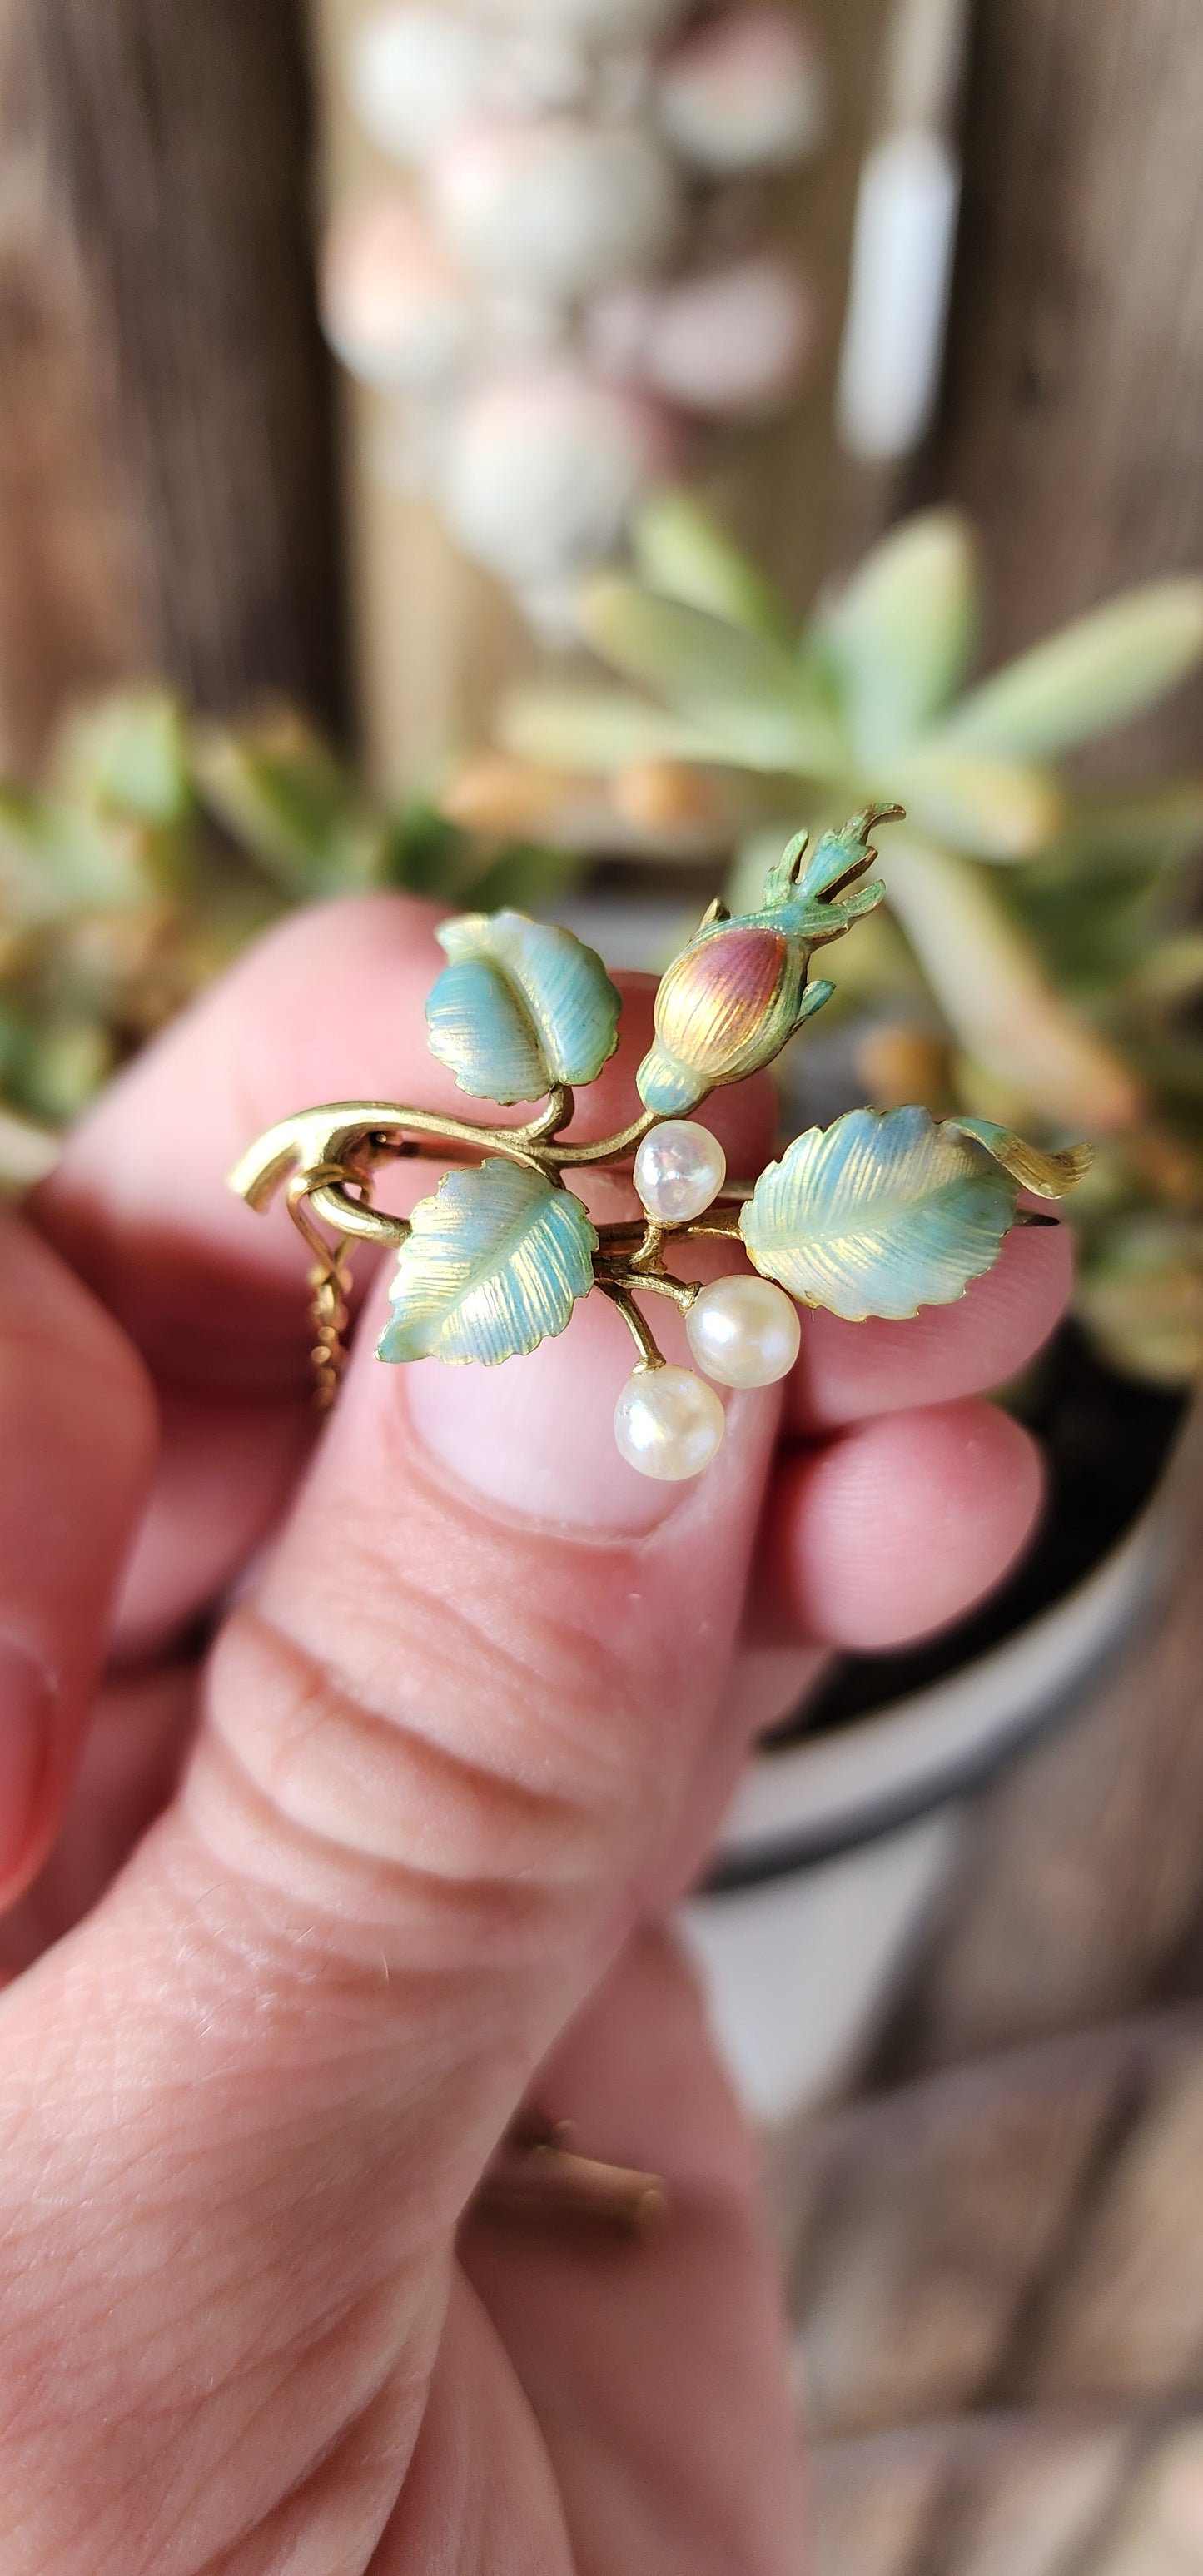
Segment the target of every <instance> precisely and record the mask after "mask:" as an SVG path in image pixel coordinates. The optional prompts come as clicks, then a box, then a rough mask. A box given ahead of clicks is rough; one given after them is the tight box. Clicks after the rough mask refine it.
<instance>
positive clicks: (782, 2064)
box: [683, 1328, 1182, 2124]
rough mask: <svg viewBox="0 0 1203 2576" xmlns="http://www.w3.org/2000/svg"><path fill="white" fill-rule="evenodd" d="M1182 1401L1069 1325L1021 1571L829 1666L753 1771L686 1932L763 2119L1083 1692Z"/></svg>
mask: <svg viewBox="0 0 1203 2576" xmlns="http://www.w3.org/2000/svg"><path fill="white" fill-rule="evenodd" d="M1181 1410H1182V1408H1181V1406H1180V1405H1179V1404H1178V1403H1177V1402H1176V1400H1175V1399H1174V1398H1172V1397H1168V1396H1164V1395H1160V1394H1157V1393H1154V1392H1152V1391H1150V1390H1148V1389H1144V1388H1136V1387H1133V1386H1132V1385H1131V1384H1130V1382H1128V1381H1126V1380H1123V1379H1119V1378H1116V1377H1114V1376H1113V1374H1112V1373H1111V1372H1110V1371H1108V1370H1105V1369H1103V1368H1102V1367H1101V1366H1100V1364H1099V1363H1098V1362H1097V1361H1096V1360H1094V1359H1093V1358H1092V1357H1091V1355H1090V1354H1089V1352H1087V1351H1086V1350H1085V1348H1084V1345H1083V1344H1082V1343H1081V1341H1080V1338H1079V1337H1078V1335H1077V1334H1076V1333H1075V1332H1074V1331H1073V1329H1072V1328H1069V1329H1068V1330H1067V1331H1066V1333H1065V1334H1064V1335H1062V1337H1061V1338H1060V1341H1059V1343H1058V1344H1057V1345H1055V1346H1054V1353H1053V1356H1052V1362H1051V1365H1050V1368H1049V1370H1048V1372H1047V1373H1046V1381H1045V1386H1044V1389H1043V1393H1042V1399H1041V1402H1040V1403H1039V1404H1038V1405H1037V1407H1036V1408H1035V1411H1036V1415H1037V1421H1038V1428H1039V1429H1040V1430H1041V1431H1042V1432H1043V1436H1044V1439H1045V1444H1046V1451H1047V1454H1048V1455H1049V1459H1050V1467H1051V1484H1052V1494H1051V1503H1050V1509H1049V1511H1048V1513H1047V1515H1046V1519H1045V1523H1044V1526H1043V1528H1042V1530H1041V1532H1040V1533H1039V1534H1038V1537H1037V1539H1036V1541H1035V1543H1034V1545H1033V1547H1032V1548H1031V1549H1030V1550H1029V1552H1028V1555H1027V1557H1026V1558H1025V1560H1024V1563H1023V1564H1022V1566H1021V1567H1020V1569H1019V1570H1018V1572H1017V1573H1016V1574H1015V1575H1014V1576H1012V1577H1011V1578H1010V1580H1009V1581H1008V1582H1007V1584H1006V1585H1005V1586H1003V1587H1002V1588H1001V1589H1000V1591H999V1592H998V1593H997V1594H996V1595H995V1596H994V1598H993V1600H992V1601H991V1602H990V1603H989V1604H987V1605H986V1606H985V1608H984V1609H981V1610H979V1611H978V1612H976V1613H975V1614H973V1615H972V1616H971V1617H970V1618H969V1619H968V1620H965V1621H962V1622H960V1623H959V1625H958V1627H957V1628H955V1629H954V1630H952V1631H951V1632H949V1633H948V1634H946V1635H945V1636H944V1637H943V1638H941V1639H939V1640H936V1641H933V1642H931V1643H929V1644H926V1645H924V1646H922V1647H920V1648H919V1649H917V1650H913V1651H912V1652H911V1653H910V1654H907V1655H901V1656H889V1657H856V1658H849V1659H846V1660H845V1661H844V1663H843V1664H842V1665H841V1666H840V1667H838V1668H837V1671H836V1673H835V1675H834V1677H833V1679H832V1680H831V1681H830V1682H829V1683H828V1684H827V1685H826V1686H825V1688H824V1689H823V1690H822V1691H821V1692H820V1693H819V1694H818V1696H817V1697H816V1698H815V1699H812V1700H811V1702H810V1703H809V1705H808V1707H807V1708H805V1709H804V1710H803V1711H802V1712H801V1713H800V1715H799V1717H798V1718H797V1719H796V1720H795V1721H793V1722H792V1723H791V1724H790V1725H788V1726H787V1727H785V1728H781V1729H778V1730H777V1731H776V1733H775V1735H774V1736H773V1737H772V1738H771V1739H770V1740H769V1741H768V1742H767V1743H766V1744H765V1745H764V1746H763V1747H762V1748H761V1750H760V1751H759V1752H758V1753H757V1755H756V1756H755V1757H754V1759H753V1761H752V1762H751V1764H750V1765H749V1768H748V1770H747V1772H746V1774H745V1777H744V1780H743V1782H742V1784H741V1786H740V1789H739V1791H738V1793H737V1795H736V1798H735V1800H734V1803H733V1805H732V1808H731V1810H730V1812H729V1815H728V1818H727V1821H726V1825H725V1828H724V1831H723V1834H722V1836H721V1838H720V1842H719V1846H718V1850H717V1853H716V1855H715V1859H714V1862H713V1865H712V1869H711V1873H710V1877H709V1880H708V1883H707V1886H706V1888H705V1889H704V1890H703V1891H702V1892H701V1893H700V1894H699V1895H698V1896H696V1897H695V1898H694V1899H693V1900H692V1901H691V1903H690V1904H689V1905H688V1906H687V1907H686V1908H685V1909H684V1913H683V1929H684V1932H685V1936H686V1939H687V1942H688V1944H689V1947H690V1948H691V1950H692V1952H693V1954H694V1956H695V1958H696V1960H697V1962H698V1964H699V1966H700V1968H701V1971H702V1975H703V1979H704V1982H705V1984H706V1987H707V1989H708V1993H709V1999H710V2005H711V2011H712V2015H713V2018H714V2021H715V2025H716V2028H717V2031H718V2035H719V2038H720V2041H721V2043H722V2046H723V2048H724V2051H725V2054H726V2056H727V2059H728V2062H729V2064H730V2066H731V2068H732V2070H733V2072H734V2074H735V2077H736V2080H737V2082H738V2084H739V2087H740V2089H741V2091H742V2093H743V2095H744V2097H745V2099H746V2101H747V2103H748V2106H749V2108H750V2110H751V2111H752V2112H753V2114H754V2116H755V2117H756V2118H757V2119H758V2120H759V2121H762V2122H764V2123H767V2124H772V2123H775V2122H777V2121H779V2120H782V2119H784V2118H786V2117H787V2116H788V2115H790V2114H793V2113H796V2112H797V2111H799V2110H800V2109H803V2108H805V2107H806V2106H807V2104H809V2103H810V2102H813V2101H815V2100H817V2099H819V2098H821V2097H822V2096H824V2095H827V2094H830V2093H831V2092H833V2091H834V2090H836V2089H837V2088H838V2087H839V2086H840V2085H842V2084H843V2083H844V2082H846V2081H847V2079H848V2078H849V2076H850V2075H851V2073H852V2072H853V2070H854V2068H855V2066H856V2063H857V2061H858V2059H859V2058H860V2057H861V2056H862V2055H863V2053H864V2051H865V2049H866V2047H867V2046H868V2044H869V2042H870V2041H871V2039H872V2037H873V2035H874V2032H875V2029H876V2027H877V2025H878V2023H879V2022H880V2019H881V2017H882V2014H883V2012H884V2010H885V2008H886V2006H887V2004H888V2001H889V1997H890V1995H891V1992H892V1991H893V1989H894V1987H895V1985H896V1984H897V1981H898V1978H899V1974H900V1972H901V1970H902V1968H903V1966H904V1965H905V1962H906V1959H907V1956H908V1953H909V1951H910V1949H911V1948H912V1946H913V1944H914V1942H915V1940H916V1937H917V1935H918V1934H919V1932H920V1930H921V1928H922V1925H923V1922H924V1920H925V1917H926V1916H927V1915H928V1913H929V1912H930V1910H931V1907H932V1905H933V1902H934V1900H935V1899H936V1897H937V1896H938V1895H939V1893H940V1890H941V1889H942V1887H943V1885H944V1883H945V1881H946V1879H947V1877H948V1875H949V1873H950V1871H951V1869H952V1867H953V1864H954V1862H955V1861H956V1859H957V1856H958V1852H959V1849H960V1845H961V1841H962V1837H963V1834H964V1830H965V1824H966V1801H967V1799H968V1798H969V1796H970V1794H971V1793H973V1792H974V1791H977V1790H979V1789H980V1788H981V1787H982V1786H983V1785H984V1784H985V1783H986V1782H987V1781H988V1780H989V1779H990V1778H991V1777H992V1776H993V1775H994V1774H995V1773H996V1772H997V1771H999V1770H1000V1769H1001V1768H1002V1767H1003V1765H1004V1764H1006V1763H1007V1762H1009V1761H1011V1760H1013V1759H1014V1758H1015V1756H1016V1755H1017V1754H1018V1753H1019V1752H1020V1751H1021V1750H1022V1749H1024V1748H1025V1747H1026V1746H1027V1745H1029V1744H1031V1743H1032V1742H1033V1740H1034V1739H1035V1738H1036V1737H1038V1736H1040V1735H1042V1734H1043V1733H1044V1732H1045V1731H1046V1730H1047V1729H1049V1728H1050V1727H1052V1726H1053V1725H1054V1724H1057V1723H1061V1722H1064V1721H1065V1720H1066V1719H1068V1718H1069V1717H1070V1716H1071V1715H1072V1714H1073V1713H1074V1712H1075V1711H1077V1710H1079V1709H1082V1708H1083V1707H1084V1706H1085V1705H1086V1704H1087V1703H1088V1702H1089V1699H1090V1697H1091V1694H1092V1690H1093V1688H1094V1686H1095V1684H1096V1682H1097V1679H1098V1677H1099V1675H1100V1673H1101V1672H1102V1670H1103V1668H1104V1667H1105V1665H1107V1664H1108V1663H1109V1662H1110V1660H1111V1658H1112V1657H1113V1656H1114V1654H1115V1652H1116V1649H1117V1647H1118V1646H1119V1644H1120V1642H1121V1640H1122V1639H1123V1637H1124V1636H1125V1634H1126V1632H1127V1631H1128V1630H1129V1629H1130V1628H1131V1627H1132V1626H1133V1624H1134V1623H1135V1621H1136V1619H1137V1618H1138V1616H1139V1615H1140V1613H1141V1611H1142V1609H1143V1608H1144V1607H1145V1606H1146V1605H1147V1603H1148V1602H1149V1600H1150V1597H1151V1595H1152V1592H1153V1589H1154V1585H1155V1582H1156V1578H1157V1573H1158V1569H1159V1565H1160V1562H1161V1558H1162V1540H1163V1536H1164V1534H1165V1532H1166V1527H1167V1514H1166V1512H1165V1509H1164V1506H1163V1503H1162V1498H1161V1484H1162V1480H1163V1477H1164V1472H1165V1468H1166V1466H1167V1463H1168V1459H1169V1456H1170V1453H1171V1450H1172V1446H1173V1443H1174V1439H1175V1436H1176V1430H1177V1426H1178V1422H1179V1421H1180V1418H1181ZM1083 1433H1085V1437H1083ZM1084 1551H1085V1552H1086V1562H1085V1563H1083V1561H1082V1559H1083V1553H1084ZM908 1680H909V1682H910V1687H909V1688H908V1687H906V1684H907V1681H908ZM875 1682H876V1683H877V1684H878V1685H879V1687H878V1688H877V1692H876V1698H875V1697H874V1685H875ZM900 1684H901V1687H900V1686H899V1685H900Z"/></svg>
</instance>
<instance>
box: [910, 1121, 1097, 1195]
mask: <svg viewBox="0 0 1203 2576" xmlns="http://www.w3.org/2000/svg"><path fill="white" fill-rule="evenodd" d="M945 1125H946V1126H947V1127H950V1128H951V1127H956V1128H959V1130H960V1132H961V1134H962V1136H971V1137H972V1138H973V1140H974V1142H975V1144H978V1145H984V1146H985V1149H986V1152H987V1153H988V1154H992V1155H993V1156H994V1160H995V1162H996V1163H1001V1164H1002V1167H1003V1170H1004V1172H1009V1173H1010V1175H1011V1178H1012V1180H1013V1181H1018V1183H1019V1186H1020V1188H1021V1189H1024V1190H1034V1191H1035V1192H1036V1195H1037V1197H1038V1198H1042V1199H1063V1198H1068V1196H1069V1193H1070V1191H1071V1190H1073V1189H1076V1188H1077V1185H1078V1182H1079V1181H1080V1180H1082V1179H1083V1178H1084V1176H1085V1174H1086V1173H1087V1172H1088V1171H1089V1170H1090V1166H1091V1164H1092V1162H1093V1161H1094V1150H1093V1147H1092V1146H1090V1145H1065V1146H1063V1147H1062V1149H1061V1151H1060V1153H1058V1154H1046V1153H1042V1152H1041V1150H1040V1147H1039V1146H1038V1145H1029V1144H1028V1143H1027V1141H1026V1138H1024V1137H1023V1136H1017V1135H1016V1133H1015V1130H1014V1128H1013V1127H1000V1125H999V1123H998V1121H997V1119H995V1118H949V1119H947V1120H946V1121H945Z"/></svg>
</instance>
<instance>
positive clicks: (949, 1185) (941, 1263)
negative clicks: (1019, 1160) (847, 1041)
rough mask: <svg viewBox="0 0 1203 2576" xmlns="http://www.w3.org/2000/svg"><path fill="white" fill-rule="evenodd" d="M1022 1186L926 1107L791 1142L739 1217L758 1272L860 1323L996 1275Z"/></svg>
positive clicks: (863, 1114)
mask: <svg viewBox="0 0 1203 2576" xmlns="http://www.w3.org/2000/svg"><path fill="white" fill-rule="evenodd" d="M1015 1202H1016V1185H1015V1183H1014V1181H1013V1180H1012V1179H1011V1178H1010V1176H1009V1174H1008V1173H1006V1172H1005V1171H1004V1170H1003V1169H1002V1168H1001V1165H1000V1164H998V1163H997V1162H995V1161H994V1160H993V1159H992V1157H991V1156H990V1155H988V1154H987V1153H986V1152H985V1151H984V1150H983V1149H982V1148H981V1147H980V1146H979V1145H977V1144H976V1143H973V1142H971V1141H970V1139H969V1138H968V1137H966V1136H963V1135H961V1134H959V1133H957V1132H956V1130H955V1129H953V1128H951V1127H947V1126H940V1125H938V1124H937V1122H936V1121H935V1120H934V1119H933V1118H932V1117H931V1115H930V1112H929V1111H928V1110H926V1109H891V1110H888V1111H886V1112H885V1113H884V1114H882V1113H880V1112H878V1111H877V1110H874V1109H853V1110H850V1111H849V1113H848V1115H847V1116H846V1117H844V1118H837V1120H836V1122H835V1125H834V1126H833V1127H828V1128H826V1129H823V1128H821V1127H812V1128H810V1129H809V1131H808V1132H807V1134H806V1135H804V1136H798V1137H796V1138H795V1140H794V1142H793V1144H792V1145H790V1146H789V1147H787V1150H786V1152H785V1153H784V1154H783V1156H782V1158H781V1161H780V1162H779V1163H770V1165H769V1168H768V1170H767V1171H766V1172H763V1173H762V1174H761V1177H760V1179H759V1180H758V1182H757V1184H756V1188H755V1191H754V1193H753V1195H752V1198H751V1199H750V1200H749V1202H748V1204H747V1206H746V1207H745V1208H744V1210H743V1214H742V1216H741V1218H740V1231H741V1233H742V1235H743V1238H744V1242H745V1243H746V1245H747V1248H748V1251H749V1253H750V1255H751V1258H752V1260H753V1262H754V1263H755V1265H756V1268H757V1269H758V1270H760V1271H763V1272H764V1274H765V1276H766V1277H768V1278H770V1279H777V1280H779V1281H780V1283H781V1286H782V1287H783V1288H788V1289H789V1291H790V1294H791V1296H794V1297H800V1298H803V1299H805V1301H806V1303H807V1304H808V1305H811V1306H826V1307H829V1308H830V1310H831V1312H832V1314H835V1315H843V1316H845V1317H846V1318H847V1319H848V1321H849V1322H852V1323H859V1322H861V1321H863V1319H864V1317H865V1316H867V1315H884V1316H888V1317H893V1318H900V1317H903V1316H908V1315H914V1314H916V1313H917V1312H918V1309H919V1308H920V1306H947V1305H950V1304H951V1303H952V1301H953V1299H954V1298H956V1297H959V1296H961V1295H962V1294H963V1292H964V1290H965V1289H966V1288H967V1287H968V1285H969V1282H970V1280H971V1279H976V1278H978V1277H979V1276H980V1275H981V1273H982V1272H983V1271H985V1270H989V1269H990V1267H991V1265H992V1264H993V1262H994V1261H995V1260H996V1259H997V1257H998V1250H999V1246H1000V1244H1001V1243H1002V1240H1003V1237H1004V1235H1005V1234H1006V1232H1007V1229H1008V1227H1009V1226H1010V1225H1011V1223H1012V1221H1013V1218H1014V1214H1015Z"/></svg>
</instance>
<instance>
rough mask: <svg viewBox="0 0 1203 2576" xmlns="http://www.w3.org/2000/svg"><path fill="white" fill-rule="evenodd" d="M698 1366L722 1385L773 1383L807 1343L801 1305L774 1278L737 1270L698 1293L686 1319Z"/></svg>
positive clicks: (690, 1345) (785, 1371)
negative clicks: (744, 1274)
mask: <svg viewBox="0 0 1203 2576" xmlns="http://www.w3.org/2000/svg"><path fill="white" fill-rule="evenodd" d="M685 1330H686V1332H687V1333H688V1335H689V1347H690V1349H691V1351H692V1352H693V1356H694V1358H695V1360H696V1361H697V1364H698V1367H699V1368H702V1369H705V1371H706V1375H707V1377H714V1378H717V1379H718V1382H719V1385H720V1386H773V1385H775V1383H776V1381H777V1379H778V1378H779V1377H788V1375H789V1372H790V1370H791V1369H792V1367H793V1365H794V1361H795V1360H796V1359H797V1356H798V1352H799V1349H800V1347H801V1342H802V1327H801V1324H800V1323H799V1321H798V1309H797V1307H796V1306H795V1304H794V1301H793V1298H792V1297H787V1296H786V1294H785V1290H784V1289H783V1288H775V1287H774V1285H773V1282H772V1280H771V1279H747V1278H743V1277H741V1276H740V1275H739V1274H738V1273H736V1274H735V1275H734V1276H733V1277H732V1278H730V1279H716V1280H715V1281H714V1282H713V1284H712V1286H711V1287H709V1288H703V1290H702V1293H701V1296H700V1297H696V1298H695V1299H694V1302H693V1304H692V1306H691V1307H690V1309H689V1313H688V1315H687V1317H686V1319H685Z"/></svg>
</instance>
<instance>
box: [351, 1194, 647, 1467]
mask: <svg viewBox="0 0 1203 2576" xmlns="http://www.w3.org/2000/svg"><path fill="white" fill-rule="evenodd" d="M596 1250H597V1235H596V1232H595V1230H594V1228H593V1226H592V1225H591V1224H590V1222H589V1219H588V1217H587V1216H586V1214H585V1211H584V1208H583V1207H582V1206H581V1202H580V1200H579V1199H578V1198H574V1197H573V1194H572V1192H571V1191H570V1190H559V1189H556V1188H555V1187H554V1186H553V1184H552V1183H551V1182H550V1181H548V1180H546V1179H545V1178H544V1176H543V1174H542V1173H541V1172H535V1171H532V1170H530V1168H529V1167H528V1166H527V1165H525V1164H522V1163H509V1162H503V1161H501V1160H500V1158H498V1160H496V1161H495V1162H490V1163H485V1164H482V1165H481V1166H480V1168H479V1169H478V1170H475V1171H468V1172H448V1174H447V1176H446V1178H445V1179H444V1180H443V1181H441V1182H440V1184H439V1188H438V1191H437V1193H436V1195H435V1197H434V1198H431V1199H421V1200H420V1201H419V1203H418V1205H417V1207H416V1208H415V1209H414V1212H413V1221H412V1230H411V1232H410V1234H409V1236H408V1239H407V1240H406V1242H405V1243H404V1244H403V1245H402V1247H401V1252H400V1255H399V1257H398V1262H397V1276H396V1279H395V1281H394V1284H393V1288H392V1291H391V1301H392V1308H393V1313H392V1320H391V1322H390V1323H388V1324H387V1325H386V1326H385V1329H384V1333H383V1336H382V1339H381V1342H380V1357H381V1359H382V1360H420V1359H439V1360H448V1361H450V1362H452V1363H454V1364H459V1363H461V1362H463V1361H466V1360H479V1361H481V1362H482V1363H483V1364H484V1366H485V1367H486V1368H494V1367H496V1365H497V1363H498V1362H499V1361H500V1360H508V1359H513V1358H515V1357H516V1356H517V1355H518V1353H519V1352H523V1351H533V1350H534V1349H535V1347H536V1345H537V1344H538V1343H539V1342H542V1341H545V1340H547V1339H548V1338H549V1336H551V1335H553V1334H555V1333H562V1332H563V1330H564V1327H565V1325H566V1324H567V1323H568V1320H569V1317H570V1316H571V1313H572V1309H573V1306H574V1305H575V1303H576V1300H577V1298H578V1297H584V1296H586V1295H587V1293H588V1291H589V1289H590V1288H591V1287H592V1286H593V1255H594V1253H595V1252H596ZM567 1436H568V1437H571V1427H570V1426H567Z"/></svg>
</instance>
